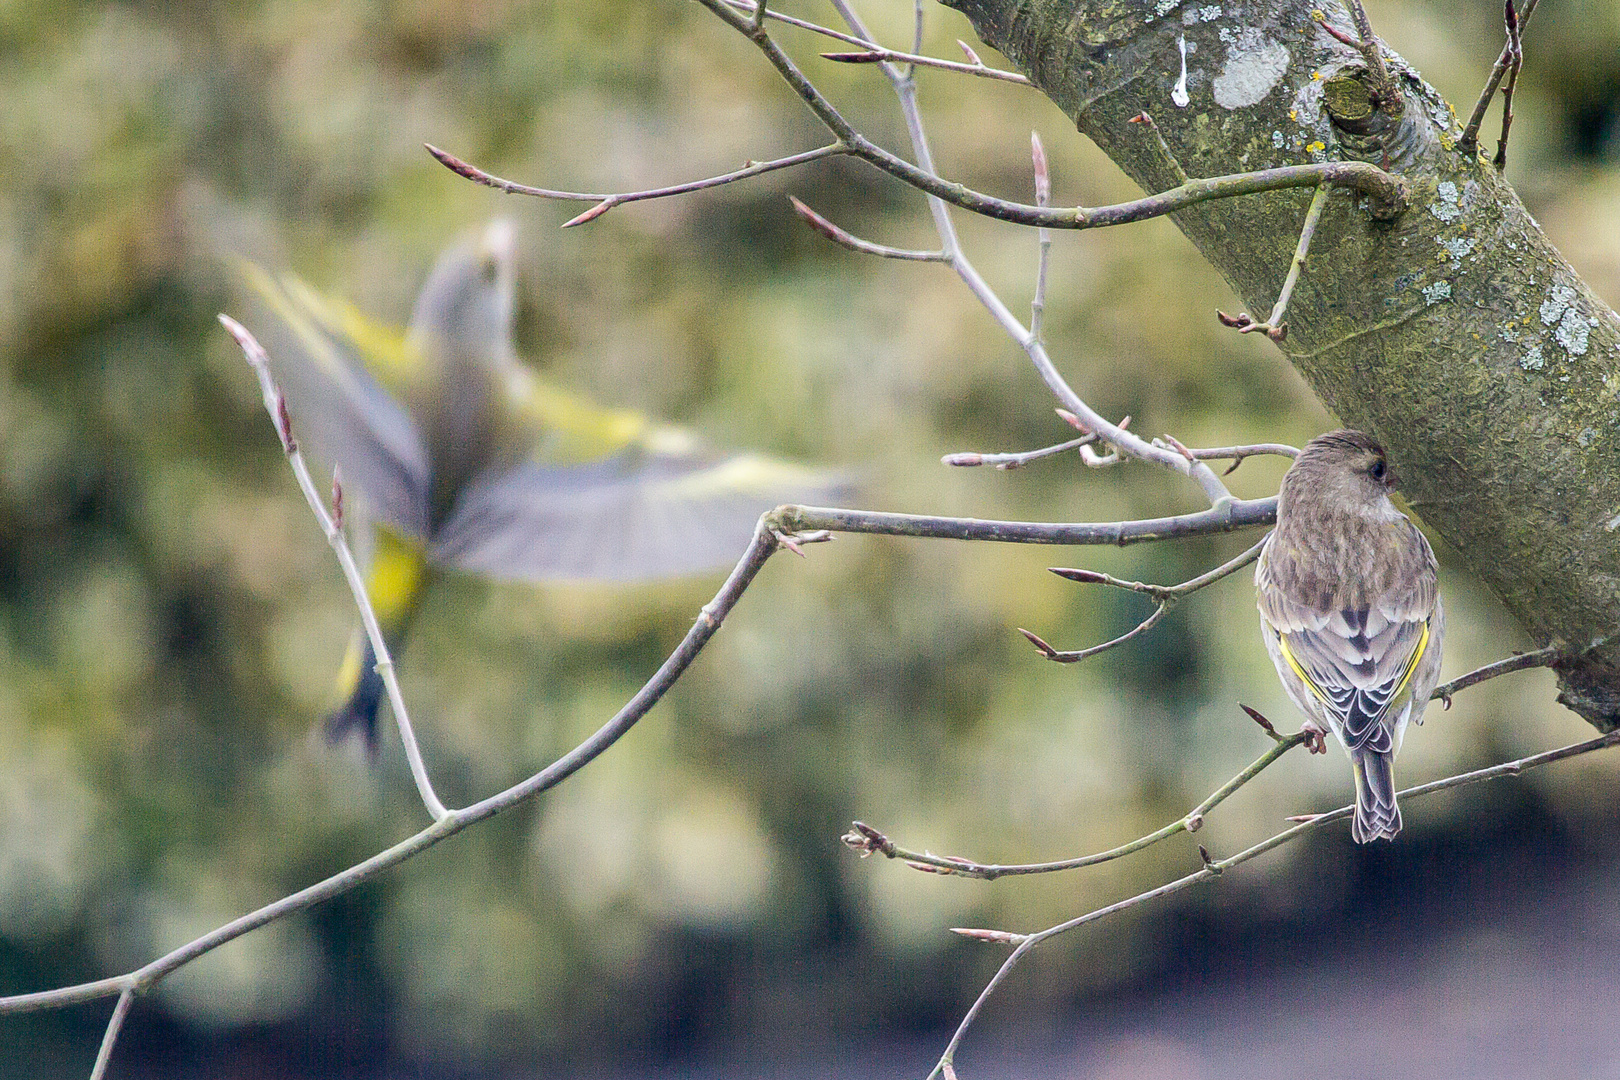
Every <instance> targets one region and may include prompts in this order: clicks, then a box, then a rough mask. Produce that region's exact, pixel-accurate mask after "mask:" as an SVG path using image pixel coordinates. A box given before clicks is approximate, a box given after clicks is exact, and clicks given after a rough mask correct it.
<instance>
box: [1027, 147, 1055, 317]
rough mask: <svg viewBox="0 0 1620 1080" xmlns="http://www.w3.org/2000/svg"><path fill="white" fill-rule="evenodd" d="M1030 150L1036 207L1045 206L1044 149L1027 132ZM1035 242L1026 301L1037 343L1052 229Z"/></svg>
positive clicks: (1048, 188)
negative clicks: (1031, 283)
mask: <svg viewBox="0 0 1620 1080" xmlns="http://www.w3.org/2000/svg"><path fill="white" fill-rule="evenodd" d="M1029 148H1030V156H1031V157H1032V158H1033V159H1034V162H1035V205H1036V206H1048V205H1050V204H1051V202H1052V176H1051V173H1050V172H1048V171H1047V165H1046V147H1044V146H1042V145H1041V137H1040V135H1039V134H1037V133H1036V132H1033V131H1032V132H1030V133H1029ZM1036 240H1037V242H1038V243H1039V245H1040V255H1039V256H1038V257H1037V258H1036V261H1035V296H1034V299H1032V300H1031V301H1030V302H1029V308H1030V311H1029V332H1030V336H1032V337H1033V338H1034V339H1035V340H1036V341H1042V340H1044V339H1043V338H1042V336H1041V320H1042V318H1043V317H1044V316H1045V314H1046V269H1047V264H1048V263H1050V262H1051V261H1052V230H1050V229H1045V228H1043V229H1041V230H1040V231H1039V232H1037V233H1036Z"/></svg>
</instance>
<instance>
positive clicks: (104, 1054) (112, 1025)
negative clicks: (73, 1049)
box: [90, 990, 135, 1080]
mask: <svg viewBox="0 0 1620 1080" xmlns="http://www.w3.org/2000/svg"><path fill="white" fill-rule="evenodd" d="M134 1005H135V992H134V991H133V990H125V991H124V992H123V993H122V994H119V995H118V1004H117V1005H114V1006H113V1011H112V1016H111V1017H109V1018H108V1020H107V1030H106V1032H105V1033H104V1034H103V1035H102V1036H101V1046H100V1048H99V1049H97V1050H96V1063H95V1064H94V1065H93V1066H91V1068H90V1080H101V1078H102V1077H104V1076H106V1075H107V1066H108V1065H109V1064H110V1063H111V1062H112V1052H113V1047H114V1046H116V1045H117V1044H118V1034H119V1032H121V1031H123V1030H124V1021H125V1020H126V1019H128V1018H129V1010H130V1009H131V1008H133V1007H134Z"/></svg>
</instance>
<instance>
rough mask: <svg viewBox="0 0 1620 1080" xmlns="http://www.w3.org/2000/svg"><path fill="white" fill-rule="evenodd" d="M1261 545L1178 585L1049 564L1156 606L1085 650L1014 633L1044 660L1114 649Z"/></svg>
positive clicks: (1074, 659) (1065, 660)
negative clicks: (1138, 595)
mask: <svg viewBox="0 0 1620 1080" xmlns="http://www.w3.org/2000/svg"><path fill="white" fill-rule="evenodd" d="M1265 544H1266V542H1265V540H1261V541H1260V542H1259V543H1257V544H1255V545H1254V546H1253V547H1251V548H1249V550H1247V551H1245V552H1244V553H1243V554H1241V555H1239V556H1238V557H1237V558H1235V559H1232V560H1229V561H1228V562H1224V563H1222V564H1221V565H1220V566H1217V567H1216V568H1215V569H1213V570H1210V571H1208V572H1207V573H1203V574H1200V575H1198V576H1197V577H1195V578H1192V579H1191V580H1189V581H1183V582H1182V583H1181V584H1179V585H1148V584H1145V583H1143V582H1140V581H1125V580H1122V579H1120V578H1116V577H1114V576H1112V575H1110V574H1101V573H1098V572H1097V571H1095V570H1071V569H1066V568H1063V567H1057V566H1054V567H1050V568H1049V569H1051V571H1052V573H1054V574H1056V575H1057V576H1058V577H1061V578H1065V579H1067V580H1069V581H1078V582H1081V583H1082V584H1091V585H1112V586H1113V587H1114V588H1116V589H1128V590H1130V591H1131V592H1138V593H1141V594H1143V595H1144V596H1150V597H1152V598H1153V599H1154V601H1155V602H1156V603H1157V605H1158V606H1157V607H1155V608H1154V609H1153V611H1152V613H1151V614H1149V615H1148V617H1147V618H1145V619H1143V620H1142V621H1141V622H1139V623H1137V624H1136V625H1135V626H1133V627H1132V628H1131V629H1129V630H1127V631H1126V632H1125V633H1123V634H1121V635H1119V637H1117V638H1114V639H1113V640H1111V641H1105V642H1103V643H1102V644H1101V645H1092V646H1090V647H1089V648H1085V649H1075V650H1072V651H1060V650H1058V649H1054V648H1053V647H1052V646H1051V645H1048V644H1047V643H1046V642H1045V641H1043V640H1041V638H1040V637H1038V636H1037V635H1035V634H1033V633H1031V632H1030V631H1028V630H1025V629H1024V628H1023V627H1019V628H1018V632H1019V633H1020V634H1023V635H1024V636H1025V637H1026V638H1028V639H1029V642H1030V644H1032V645H1034V646H1035V648H1037V649H1039V650H1040V652H1041V655H1043V656H1045V657H1046V658H1047V659H1048V660H1055V661H1057V662H1058V663H1060V664H1074V663H1078V662H1079V661H1081V660H1084V659H1086V658H1087V657H1090V656H1096V655H1097V654H1098V653H1102V652H1107V651H1108V650H1109V649H1114V648H1118V647H1119V646H1121V645H1123V644H1125V643H1126V642H1127V641H1130V640H1131V639H1132V638H1134V637H1136V636H1138V635H1139V634H1144V633H1146V632H1147V631H1149V630H1151V629H1153V627H1154V626H1156V625H1158V622H1159V620H1160V619H1162V618H1164V616H1165V614H1166V613H1167V612H1169V610H1170V609H1171V608H1172V607H1174V606H1175V605H1176V603H1177V602H1178V601H1179V600H1181V599H1182V598H1183V597H1185V596H1188V595H1190V594H1191V593H1195V592H1197V591H1198V590H1199V589H1202V588H1204V587H1206V586H1208V585H1213V584H1214V583H1215V582H1217V581H1219V580H1221V579H1222V578H1224V577H1226V576H1227V575H1229V574H1233V573H1236V572H1237V571H1238V570H1241V569H1242V568H1243V567H1245V566H1247V565H1249V564H1250V563H1252V562H1253V561H1254V560H1255V559H1258V558H1259V557H1260V552H1261V550H1262V549H1263V548H1264V547H1265Z"/></svg>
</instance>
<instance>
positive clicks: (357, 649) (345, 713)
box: [322, 635, 383, 757]
mask: <svg viewBox="0 0 1620 1080" xmlns="http://www.w3.org/2000/svg"><path fill="white" fill-rule="evenodd" d="M339 682H340V685H348V684H350V683H352V684H353V687H354V689H353V690H352V691H350V693H349V697H348V700H346V701H344V703H343V704H342V705H340V706H339V707H338V708H336V709H334V710H333V711H332V712H330V713H328V714H327V717H326V720H325V722H324V723H323V724H322V730H323V731H325V733H326V741H327V742H330V743H341V742H344V741H345V740H347V739H349V738H352V737H353V736H354V735H355V734H357V733H358V734H359V735H360V737H361V739H362V740H363V741H364V743H365V747H366V754H367V755H368V756H370V757H376V755H377V710H378V709H379V708H380V707H381V705H382V699H383V678H382V676H381V675H379V674H377V653H376V651H375V650H374V649H372V647H371V642H370V640H368V639H365V638H364V635H362V640H361V641H359V642H356V643H355V644H354V645H352V646H350V648H349V654H348V656H346V657H344V660H343V671H342V674H341V675H340V676H339Z"/></svg>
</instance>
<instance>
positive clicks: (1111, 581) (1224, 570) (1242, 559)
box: [1047, 539, 1266, 604]
mask: <svg viewBox="0 0 1620 1080" xmlns="http://www.w3.org/2000/svg"><path fill="white" fill-rule="evenodd" d="M1265 546H1266V542H1265V540H1264V539H1262V540H1260V542H1259V543H1257V544H1255V545H1254V546H1253V547H1251V548H1249V549H1248V550H1247V551H1245V552H1244V553H1243V554H1241V555H1239V556H1238V557H1237V558H1235V559H1228V560H1227V561H1226V562H1224V563H1222V564H1221V565H1219V566H1217V567H1216V568H1215V569H1213V570H1208V571H1206V572H1204V573H1202V574H1199V575H1198V576H1197V577H1195V578H1189V579H1188V580H1186V581H1183V582H1181V583H1180V584H1178V585H1150V584H1147V583H1145V582H1141V581H1126V580H1124V579H1123V578H1117V577H1114V576H1113V575H1112V574H1103V573H1099V572H1098V571H1096V570H1071V569H1067V568H1065V567H1060V566H1051V567H1047V569H1049V570H1050V571H1051V572H1052V573H1054V574H1056V575H1057V576H1058V577H1060V578H1063V579H1064V580H1066V581H1077V582H1079V583H1080V584H1082V585H1109V586H1112V587H1113V588H1116V589H1125V590H1128V591H1130V592H1136V593H1141V594H1142V595H1144V596H1150V597H1152V598H1153V599H1154V600H1156V601H1158V602H1159V603H1161V604H1174V603H1175V602H1176V601H1177V600H1180V599H1182V598H1183V597H1186V596H1190V595H1191V594H1193V593H1195V592H1197V591H1198V590H1199V589H1204V588H1208V587H1209V586H1211V585H1213V584H1215V583H1216V582H1217V581H1220V580H1221V579H1222V578H1225V577H1229V576H1231V575H1232V574H1235V573H1237V572H1238V571H1239V570H1241V569H1243V568H1244V567H1245V566H1248V565H1249V564H1250V563H1252V562H1254V560H1256V559H1258V558H1259V557H1260V552H1261V551H1263V550H1265Z"/></svg>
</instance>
